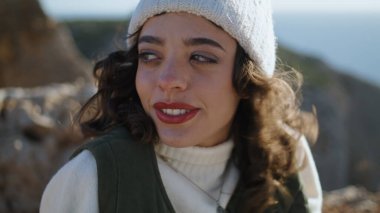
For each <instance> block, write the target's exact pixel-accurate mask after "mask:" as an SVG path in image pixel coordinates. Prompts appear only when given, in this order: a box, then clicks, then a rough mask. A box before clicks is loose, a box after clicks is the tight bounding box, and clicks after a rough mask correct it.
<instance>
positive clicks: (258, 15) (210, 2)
mask: <svg viewBox="0 0 380 213" xmlns="http://www.w3.org/2000/svg"><path fill="white" fill-rule="evenodd" d="M163 12H187V13H191V14H195V15H199V16H202V17H204V18H206V19H208V20H210V21H211V22H213V23H215V24H216V25H218V26H220V27H221V28H222V29H223V30H224V31H226V32H227V33H229V34H230V35H231V36H232V37H233V38H235V39H236V40H237V42H238V43H239V44H240V46H242V47H243V49H244V50H245V51H246V53H247V54H248V55H249V56H250V58H251V59H252V60H254V61H255V62H256V63H257V64H258V65H259V66H260V68H261V70H262V71H263V72H265V74H266V75H267V76H269V77H270V76H272V75H273V72H274V68H275V61H276V38H275V36H274V32H273V21H272V7H271V2H270V0H140V2H139V4H138V5H137V8H136V10H135V11H134V13H133V15H132V18H131V21H130V23H129V28H128V35H132V34H134V33H135V32H137V31H138V30H139V29H140V28H141V27H142V26H143V25H144V23H145V22H146V21H147V20H148V19H149V18H151V17H153V16H155V15H157V14H161V13H163ZM135 43H136V38H133V37H129V38H128V39H127V46H128V47H132V46H133V45H134V44H135Z"/></svg>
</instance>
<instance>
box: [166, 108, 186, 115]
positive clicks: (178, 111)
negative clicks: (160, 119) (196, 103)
mask: <svg viewBox="0 0 380 213" xmlns="http://www.w3.org/2000/svg"><path fill="white" fill-rule="evenodd" d="M162 112H163V113H165V114H167V115H172V116H178V115H184V114H186V113H188V112H190V110H186V109H162Z"/></svg>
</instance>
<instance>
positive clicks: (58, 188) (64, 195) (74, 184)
mask: <svg viewBox="0 0 380 213" xmlns="http://www.w3.org/2000/svg"><path fill="white" fill-rule="evenodd" d="M97 187H98V186H97V169H96V161H95V158H94V157H93V155H92V154H91V152H89V151H86V150H84V151H82V152H81V153H79V154H78V155H77V156H75V157H74V158H73V159H71V160H70V161H69V162H68V163H67V164H65V165H64V166H63V167H62V168H61V169H60V170H59V171H58V172H57V173H56V174H55V175H54V176H53V178H52V179H51V180H50V182H49V184H48V185H47V187H46V189H45V191H44V193H43V196H42V200H41V208H40V212H41V213H44V212H58V213H59V212H97V211H98V210H97V206H98V205H97Z"/></svg>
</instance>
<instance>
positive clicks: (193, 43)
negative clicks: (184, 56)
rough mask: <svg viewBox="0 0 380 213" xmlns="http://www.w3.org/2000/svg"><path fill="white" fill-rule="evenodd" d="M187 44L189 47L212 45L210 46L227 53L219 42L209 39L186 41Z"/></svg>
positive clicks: (201, 38)
mask: <svg viewBox="0 0 380 213" xmlns="http://www.w3.org/2000/svg"><path fill="white" fill-rule="evenodd" d="M185 44H186V45H188V46H198V45H210V46H213V47H216V48H219V49H221V50H223V51H226V50H225V49H224V48H223V47H222V45H220V44H219V43H218V42H216V41H214V40H212V39H209V38H203V37H200V38H191V39H186V40H185Z"/></svg>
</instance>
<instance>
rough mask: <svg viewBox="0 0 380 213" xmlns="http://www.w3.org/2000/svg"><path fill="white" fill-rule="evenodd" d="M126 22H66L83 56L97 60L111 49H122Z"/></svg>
mask: <svg viewBox="0 0 380 213" xmlns="http://www.w3.org/2000/svg"><path fill="white" fill-rule="evenodd" d="M127 23H128V21H125V20H110V21H102V20H98V21H85V20H77V21H67V22H64V23H63V24H65V25H66V26H67V27H68V28H69V30H70V31H71V33H72V36H73V38H74V41H75V43H76V45H77V47H78V48H79V50H80V51H81V52H82V54H83V55H84V56H86V57H87V58H89V59H98V58H99V57H102V56H103V55H105V54H106V53H107V52H109V51H111V50H113V49H120V48H123V45H124V43H123V42H124V40H125V38H126V29H127Z"/></svg>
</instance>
